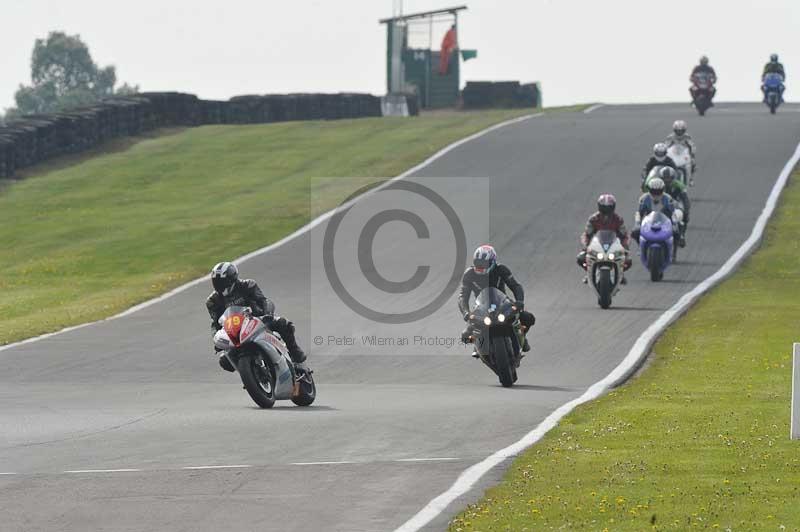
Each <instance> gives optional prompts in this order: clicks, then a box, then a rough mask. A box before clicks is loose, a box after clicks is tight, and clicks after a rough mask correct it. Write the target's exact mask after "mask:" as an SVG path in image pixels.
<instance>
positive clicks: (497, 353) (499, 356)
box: [492, 336, 517, 388]
mask: <svg viewBox="0 0 800 532" xmlns="http://www.w3.org/2000/svg"><path fill="white" fill-rule="evenodd" d="M513 357H514V348H513V347H512V345H511V338H508V337H506V336H495V337H493V338H492V358H494V370H495V372H496V373H497V376H498V377H499V378H500V384H502V385H503V387H504V388H510V387H511V385H513V384H514V382H515V381H516V380H517V370H516V368H514V364H513V362H512V360H511V359H512V358H513Z"/></svg>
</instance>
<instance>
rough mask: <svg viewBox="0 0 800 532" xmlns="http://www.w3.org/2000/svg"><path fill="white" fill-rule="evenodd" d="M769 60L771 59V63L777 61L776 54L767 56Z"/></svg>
mask: <svg viewBox="0 0 800 532" xmlns="http://www.w3.org/2000/svg"><path fill="white" fill-rule="evenodd" d="M769 60H770V61H772V62H773V63H777V62H778V54H772V55H771V56H769Z"/></svg>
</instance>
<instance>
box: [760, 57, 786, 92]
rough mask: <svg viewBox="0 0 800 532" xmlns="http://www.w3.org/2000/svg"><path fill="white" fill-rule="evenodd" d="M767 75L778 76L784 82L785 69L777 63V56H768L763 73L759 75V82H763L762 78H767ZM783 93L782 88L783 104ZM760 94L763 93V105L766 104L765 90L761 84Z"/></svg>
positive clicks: (782, 89) (781, 64)
mask: <svg viewBox="0 0 800 532" xmlns="http://www.w3.org/2000/svg"><path fill="white" fill-rule="evenodd" d="M767 74H780V76H781V77H782V78H783V80H784V81H786V69H784V68H783V63H781V62H779V61H778V54H772V55H771V56H769V63H767V64H766V65H764V71H763V72H762V73H761V81H764V78H766V77H767ZM783 91H784V88H783V87H782V88H781V102H783ZM761 92H763V93H764V103H766V102H767V88H766V87H765V86H764V85H763V84H762V85H761Z"/></svg>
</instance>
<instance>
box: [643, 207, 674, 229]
mask: <svg viewBox="0 0 800 532" xmlns="http://www.w3.org/2000/svg"><path fill="white" fill-rule="evenodd" d="M642 232H644V233H650V234H651V233H655V234H657V233H661V232H664V233H665V234H668V235H671V234H672V220H670V219H669V218H667V217H666V215H665V214H664V213H663V212H657V211H653V212H651V213H650V214H648V215H647V216H645V217H644V220H642Z"/></svg>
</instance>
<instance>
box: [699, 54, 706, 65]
mask: <svg viewBox="0 0 800 532" xmlns="http://www.w3.org/2000/svg"><path fill="white" fill-rule="evenodd" d="M700 64H701V65H707V64H708V57H706V56H705V55H703V56H700Z"/></svg>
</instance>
